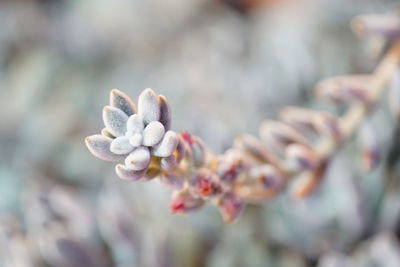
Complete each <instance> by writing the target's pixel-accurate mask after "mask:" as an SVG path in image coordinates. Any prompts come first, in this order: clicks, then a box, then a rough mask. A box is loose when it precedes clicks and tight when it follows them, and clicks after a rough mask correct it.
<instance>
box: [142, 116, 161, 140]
mask: <svg viewBox="0 0 400 267" xmlns="http://www.w3.org/2000/svg"><path fill="white" fill-rule="evenodd" d="M164 133H165V129H164V126H163V125H162V124H161V122H158V121H152V122H150V123H149V124H148V125H147V126H146V128H145V129H144V131H143V145H144V146H154V145H156V144H158V143H159V142H160V141H161V139H162V138H163V136H164Z"/></svg>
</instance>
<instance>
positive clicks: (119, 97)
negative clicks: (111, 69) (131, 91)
mask: <svg viewBox="0 0 400 267" xmlns="http://www.w3.org/2000/svg"><path fill="white" fill-rule="evenodd" d="M110 106H113V107H116V108H119V109H120V110H122V111H123V112H125V114H126V115H128V116H130V115H132V114H135V113H136V105H135V102H133V100H132V99H131V98H130V97H129V96H128V95H127V94H125V93H124V92H121V91H120V90H118V89H113V90H111V92H110Z"/></svg>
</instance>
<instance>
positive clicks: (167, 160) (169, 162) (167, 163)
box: [160, 154, 178, 171]
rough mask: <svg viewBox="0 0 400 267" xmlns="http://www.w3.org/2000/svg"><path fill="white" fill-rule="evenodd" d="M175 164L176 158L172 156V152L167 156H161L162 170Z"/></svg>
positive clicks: (176, 162)
mask: <svg viewBox="0 0 400 267" xmlns="http://www.w3.org/2000/svg"><path fill="white" fill-rule="evenodd" d="M177 165H178V160H177V158H176V157H175V156H174V154H172V155H171V156H169V157H167V158H162V159H161V162H160V166H161V169H162V170H164V171H168V170H170V169H172V168H175V167H176V166H177Z"/></svg>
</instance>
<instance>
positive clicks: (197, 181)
mask: <svg viewBox="0 0 400 267" xmlns="http://www.w3.org/2000/svg"><path fill="white" fill-rule="evenodd" d="M189 185H190V192H191V193H192V194H193V195H194V196H197V197H201V198H204V199H207V198H209V197H213V196H216V195H219V194H221V192H222V186H221V184H220V181H219V179H218V176H217V175H215V174H214V173H212V172H211V171H210V170H208V169H205V168H203V169H200V170H199V171H197V173H195V175H193V176H192V177H190V179H189Z"/></svg>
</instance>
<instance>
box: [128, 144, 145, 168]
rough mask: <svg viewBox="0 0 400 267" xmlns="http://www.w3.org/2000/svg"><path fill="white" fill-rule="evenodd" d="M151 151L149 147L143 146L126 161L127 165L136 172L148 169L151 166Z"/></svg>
mask: <svg viewBox="0 0 400 267" xmlns="http://www.w3.org/2000/svg"><path fill="white" fill-rule="evenodd" d="M150 159H151V157H150V151H149V149H148V148H147V147H144V146H141V147H138V148H136V149H135V150H133V151H132V153H131V154H129V156H128V157H127V158H126V159H125V165H126V166H127V167H128V168H130V169H132V170H135V171H140V170H143V169H146V168H147V167H148V166H149V164H150Z"/></svg>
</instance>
